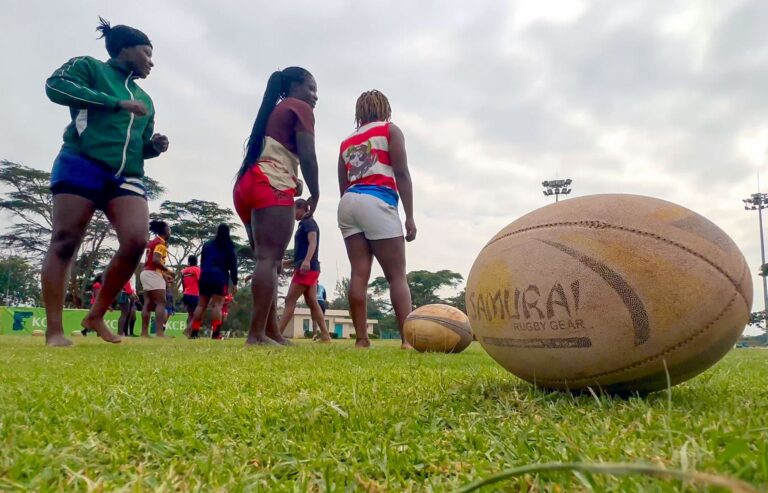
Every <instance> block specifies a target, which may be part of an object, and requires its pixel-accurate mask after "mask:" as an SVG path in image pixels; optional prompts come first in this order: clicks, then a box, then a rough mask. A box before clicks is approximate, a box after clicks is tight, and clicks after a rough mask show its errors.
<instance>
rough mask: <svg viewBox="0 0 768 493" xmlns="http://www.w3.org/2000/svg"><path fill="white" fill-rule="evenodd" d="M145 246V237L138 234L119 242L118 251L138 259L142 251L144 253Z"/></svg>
mask: <svg viewBox="0 0 768 493" xmlns="http://www.w3.org/2000/svg"><path fill="white" fill-rule="evenodd" d="M146 246H147V240H146V238H143V237H141V236H138V235H137V236H132V237H130V238H127V239H124V240H123V241H122V242H121V243H120V253H122V254H123V255H124V256H126V257H129V258H132V259H135V260H138V259H140V258H141V255H142V253H144V249H145V248H146Z"/></svg>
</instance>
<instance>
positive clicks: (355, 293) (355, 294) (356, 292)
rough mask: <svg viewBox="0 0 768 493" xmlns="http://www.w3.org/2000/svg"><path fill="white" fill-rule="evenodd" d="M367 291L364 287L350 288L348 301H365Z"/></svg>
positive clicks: (354, 302) (355, 302)
mask: <svg viewBox="0 0 768 493" xmlns="http://www.w3.org/2000/svg"><path fill="white" fill-rule="evenodd" d="M367 295H368V292H367V291H366V290H365V289H350V290H349V303H350V304H359V303H365V300H366V296H367Z"/></svg>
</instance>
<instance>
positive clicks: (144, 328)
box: [141, 291, 155, 337]
mask: <svg viewBox="0 0 768 493" xmlns="http://www.w3.org/2000/svg"><path fill="white" fill-rule="evenodd" d="M154 307H155V306H154V303H153V302H152V295H151V294H150V292H149V291H144V306H143V307H142V308H141V337H149V320H150V319H151V318H152V310H153V309H154Z"/></svg>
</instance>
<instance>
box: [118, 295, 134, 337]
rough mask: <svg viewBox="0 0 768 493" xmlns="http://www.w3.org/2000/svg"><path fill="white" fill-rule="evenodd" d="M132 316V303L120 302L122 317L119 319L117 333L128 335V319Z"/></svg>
mask: <svg viewBox="0 0 768 493" xmlns="http://www.w3.org/2000/svg"><path fill="white" fill-rule="evenodd" d="M130 316H131V305H130V304H129V303H121V304H120V318H118V319H117V335H119V336H127V335H128V330H127V324H128V319H129V318H130Z"/></svg>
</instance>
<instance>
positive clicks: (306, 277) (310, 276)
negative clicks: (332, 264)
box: [291, 269, 320, 287]
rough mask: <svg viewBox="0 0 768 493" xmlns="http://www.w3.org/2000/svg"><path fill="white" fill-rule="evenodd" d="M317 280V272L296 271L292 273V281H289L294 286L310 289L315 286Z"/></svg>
mask: <svg viewBox="0 0 768 493" xmlns="http://www.w3.org/2000/svg"><path fill="white" fill-rule="evenodd" d="M318 279H320V271H319V270H308V271H307V272H301V270H300V269H296V270H295V271H294V273H293V279H291V282H292V283H294V284H301V285H302V286H309V287H312V286H314V285H316V284H317V280H318Z"/></svg>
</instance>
